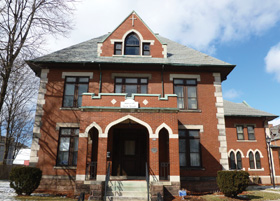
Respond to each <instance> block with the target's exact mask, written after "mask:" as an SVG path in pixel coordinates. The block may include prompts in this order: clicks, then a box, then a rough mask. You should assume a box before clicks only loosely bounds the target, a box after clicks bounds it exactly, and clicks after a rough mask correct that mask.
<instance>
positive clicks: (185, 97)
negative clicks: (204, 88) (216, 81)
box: [173, 78, 198, 110]
mask: <svg viewBox="0 0 280 201" xmlns="http://www.w3.org/2000/svg"><path fill="white" fill-rule="evenodd" d="M177 80H181V81H183V84H175V82H176V81H177ZM188 81H195V84H188V83H187V82H188ZM176 86H183V97H178V95H177V107H178V108H179V104H178V101H179V99H182V100H183V104H184V107H183V108H179V109H180V110H198V93H197V79H189V78H187V79H185V78H174V79H173V93H174V94H176V93H175V87H176ZM189 87H195V94H196V97H195V101H196V107H195V108H189V99H192V98H194V97H189V96H188V88H189Z"/></svg>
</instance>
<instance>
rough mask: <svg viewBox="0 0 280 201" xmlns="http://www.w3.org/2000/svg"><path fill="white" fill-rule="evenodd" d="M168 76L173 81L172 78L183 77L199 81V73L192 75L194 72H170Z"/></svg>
mask: <svg viewBox="0 0 280 201" xmlns="http://www.w3.org/2000/svg"><path fill="white" fill-rule="evenodd" d="M169 78H170V81H173V79H174V78H183V79H196V80H197V81H198V82H200V75H194V74H170V76H169Z"/></svg>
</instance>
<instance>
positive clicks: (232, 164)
mask: <svg viewBox="0 0 280 201" xmlns="http://www.w3.org/2000/svg"><path fill="white" fill-rule="evenodd" d="M232 156H233V159H232ZM238 156H239V157H240V158H239V157H238ZM229 168H230V170H242V169H243V164H242V154H241V152H240V151H237V152H236V153H235V152H234V151H231V152H230V154H229Z"/></svg>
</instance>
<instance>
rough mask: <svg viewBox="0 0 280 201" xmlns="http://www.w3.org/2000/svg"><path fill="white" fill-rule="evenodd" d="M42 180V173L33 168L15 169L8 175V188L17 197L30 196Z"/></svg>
mask: <svg viewBox="0 0 280 201" xmlns="http://www.w3.org/2000/svg"><path fill="white" fill-rule="evenodd" d="M41 178H42V171H41V170H40V169H39V168H35V167H15V168H13V169H12V171H11V173H10V187H11V188H13V189H15V191H16V193H17V194H18V195H22V194H23V193H24V194H25V195H30V194H31V193H32V192H33V191H34V190H36V188H38V186H39V184H40V181H41Z"/></svg>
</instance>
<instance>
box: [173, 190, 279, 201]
mask: <svg viewBox="0 0 280 201" xmlns="http://www.w3.org/2000/svg"><path fill="white" fill-rule="evenodd" d="M278 199H279V200H280V194H277V193H269V192H263V191H245V192H243V193H242V195H239V196H238V198H227V197H225V196H223V195H219V194H209V195H201V196H186V197H185V201H227V200H228V201H240V200H252V201H254V200H255V201H261V200H278ZM171 200H172V201H179V200H181V198H179V197H176V198H174V199H170V201H171Z"/></svg>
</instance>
